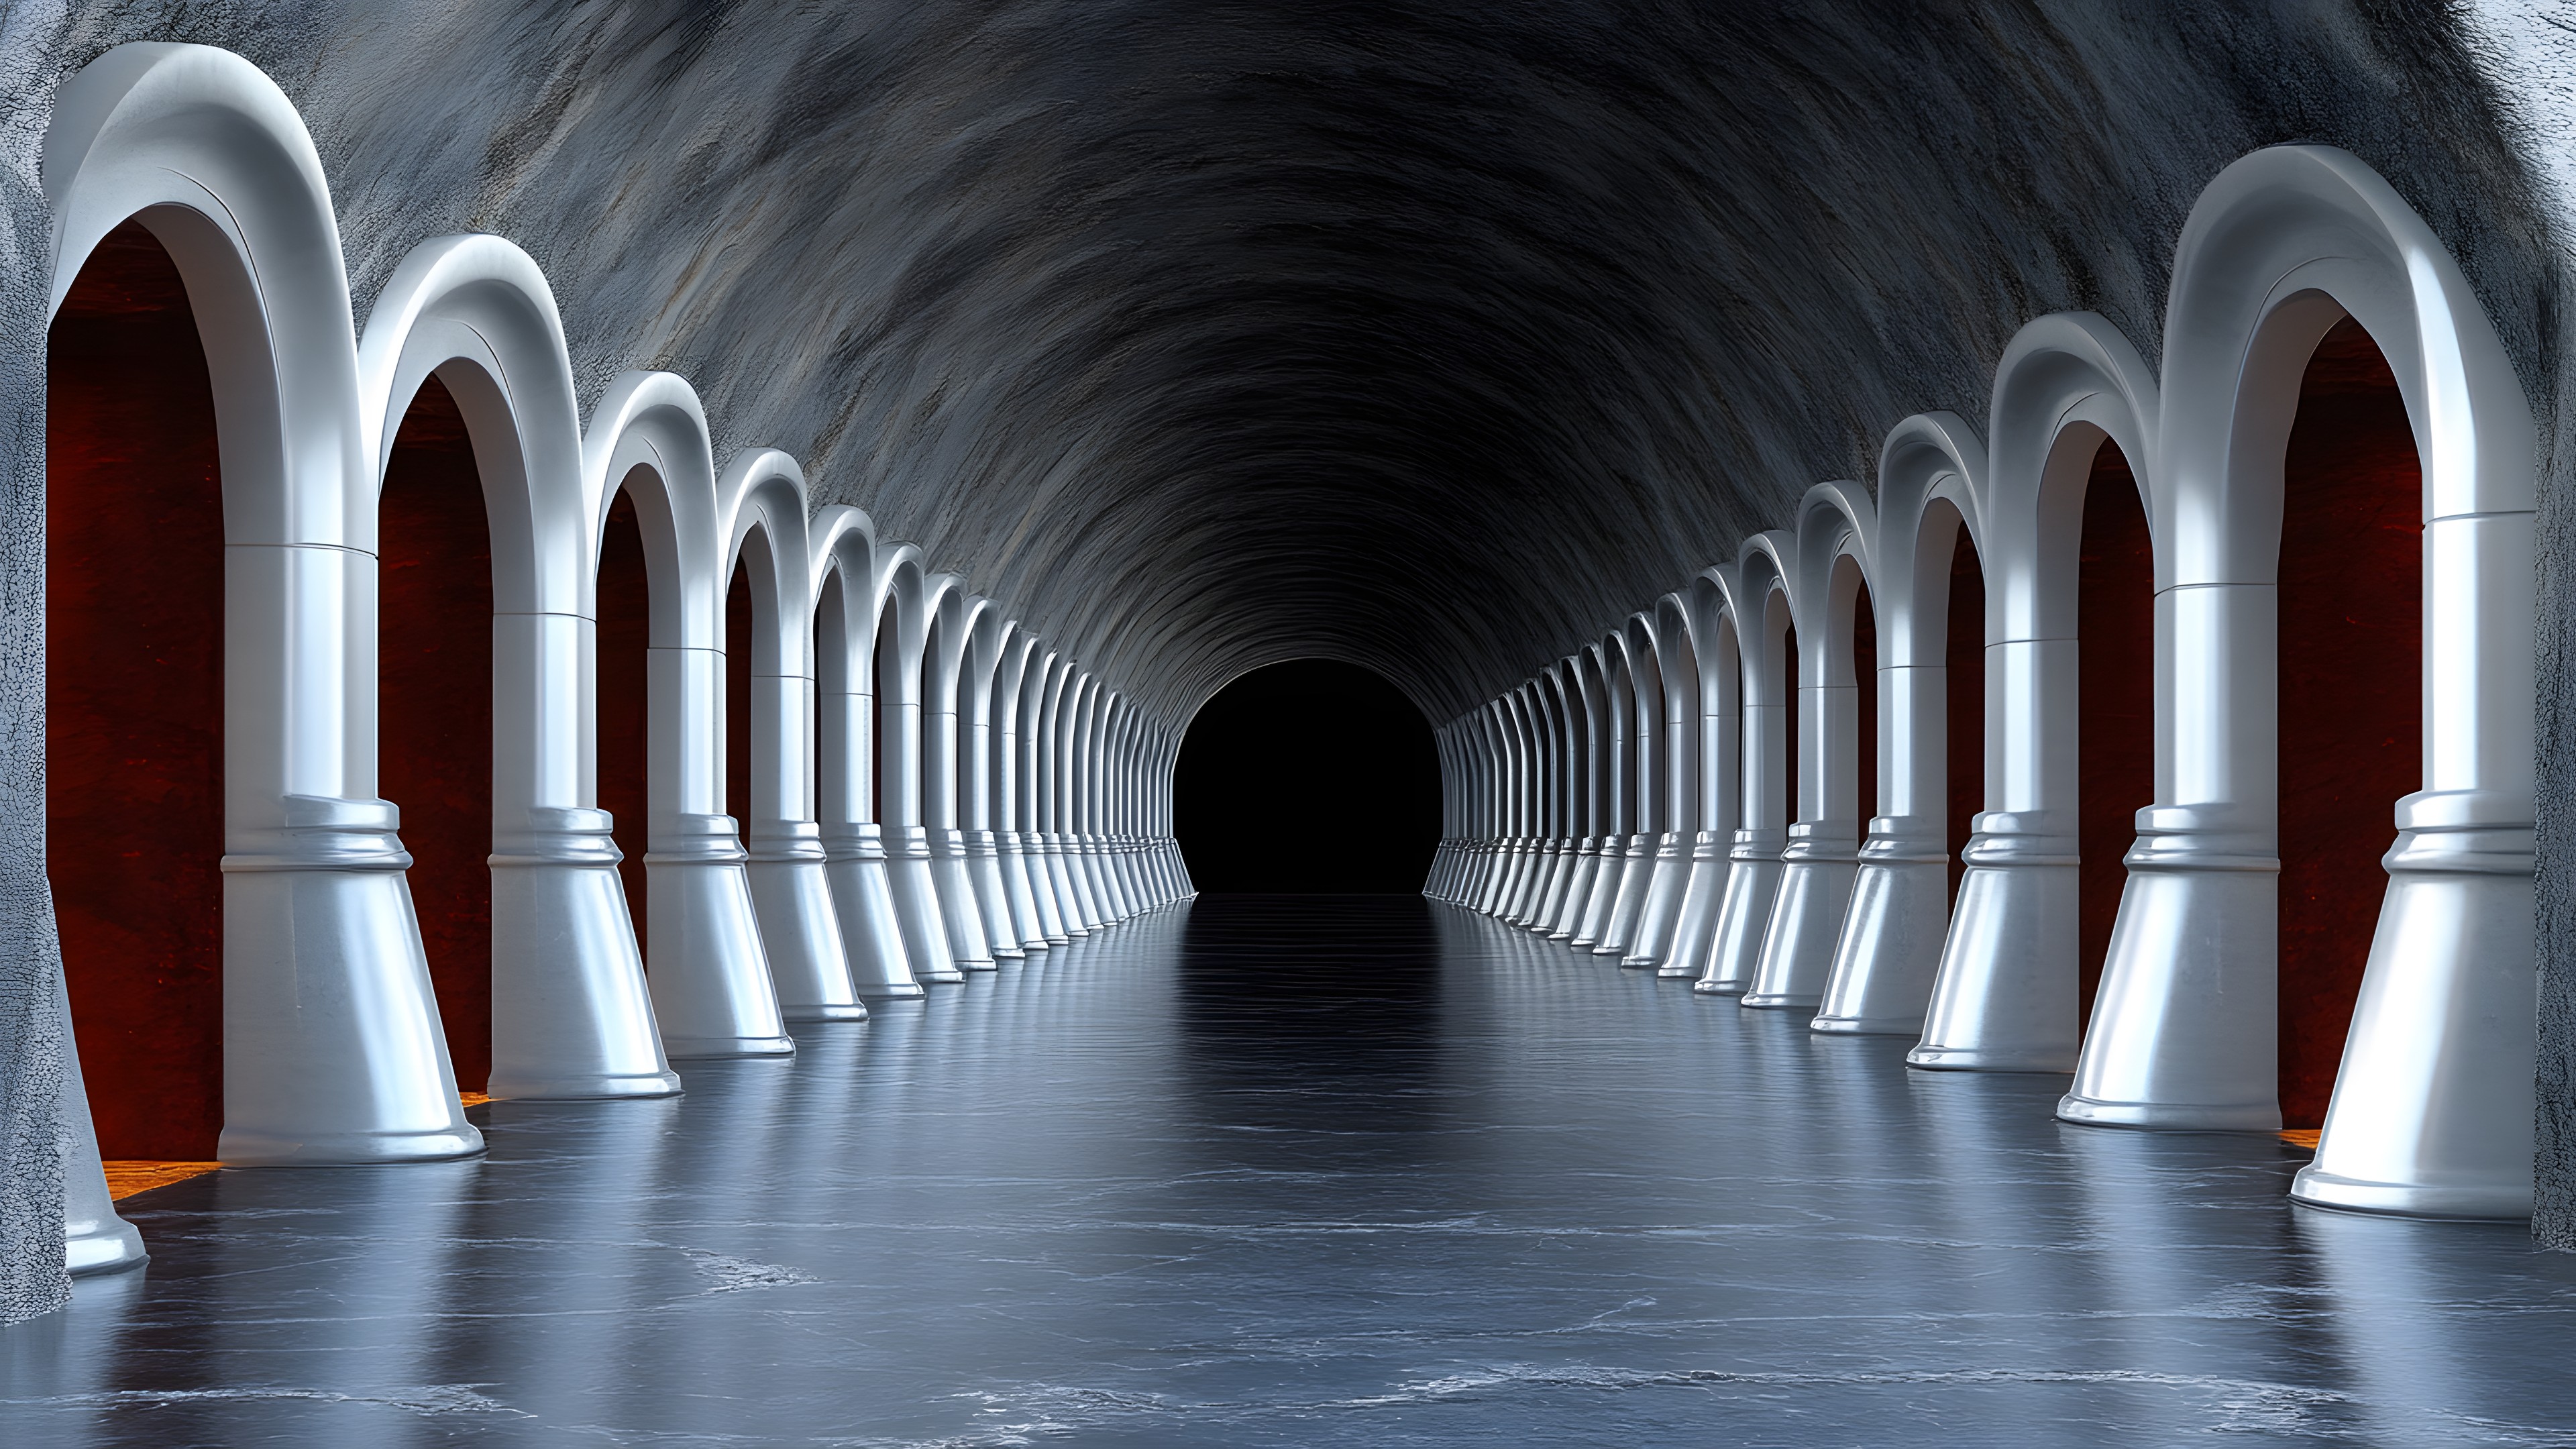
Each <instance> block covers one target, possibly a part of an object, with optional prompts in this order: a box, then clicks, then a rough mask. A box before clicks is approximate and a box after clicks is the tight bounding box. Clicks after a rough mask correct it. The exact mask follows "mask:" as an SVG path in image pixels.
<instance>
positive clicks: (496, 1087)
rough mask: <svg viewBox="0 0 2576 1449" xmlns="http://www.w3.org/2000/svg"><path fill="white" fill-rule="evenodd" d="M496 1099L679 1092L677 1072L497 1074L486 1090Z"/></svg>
mask: <svg viewBox="0 0 2576 1449" xmlns="http://www.w3.org/2000/svg"><path fill="white" fill-rule="evenodd" d="M485 1090H486V1091H487V1092H488V1094H489V1095H490V1096H491V1098H492V1100H493V1101H495V1102H614V1101H622V1100H625V1099H628V1098H654V1097H676V1096H678V1095H680V1074H679V1073H677V1072H637V1073H632V1074H617V1075H610V1074H606V1073H592V1074H586V1075H581V1076H563V1077H528V1078H525V1079H522V1080H515V1081H514V1080H512V1079H510V1078H507V1077H501V1076H495V1077H493V1079H492V1082H491V1085H490V1086H489V1087H487V1088H486V1089H485Z"/></svg>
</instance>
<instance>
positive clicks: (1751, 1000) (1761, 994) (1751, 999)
mask: <svg viewBox="0 0 2576 1449" xmlns="http://www.w3.org/2000/svg"><path fill="white" fill-rule="evenodd" d="M1735 1004H1736V1005H1738V1006H1741V1007H1744V1008H1745V1009H1747V1010H1749V1011H1813V1010H1815V1009H1816V1008H1817V1007H1819V1006H1822V1005H1824V1004H1825V998H1824V996H1823V994H1822V993H1818V994H1817V995H1814V996H1801V995H1792V994H1789V993H1786V992H1776V991H1748V992H1746V993H1745V994H1744V999H1743V1000H1741V1001H1738V1002H1737V1003H1735Z"/></svg>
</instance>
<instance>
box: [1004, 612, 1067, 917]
mask: <svg viewBox="0 0 2576 1449" xmlns="http://www.w3.org/2000/svg"><path fill="white" fill-rule="evenodd" d="M998 647H999V662H998V664H997V666H996V667H995V669H994V671H993V682H992V685H991V691H992V698H993V705H992V710H993V741H992V763H991V770H992V779H993V791H992V818H991V820H990V821H989V826H990V828H991V831H992V835H993V847H994V853H995V855H996V857H997V861H998V865H999V869H1000V871H1001V876H1002V894H1003V896H1004V897H1005V899H1006V900H1007V901H1008V904H1009V910H1010V923H1011V935H1012V938H1013V939H1015V940H1016V941H1017V942H1018V943H1019V948H1020V952H1021V954H1022V955H1023V956H1026V955H1028V954H1030V953H1032V952H1037V951H1044V950H1047V949H1048V948H1049V947H1051V946H1052V945H1053V944H1054V943H1053V942H1051V941H1050V940H1048V939H1047V929H1046V922H1045V920H1044V919H1043V918H1042V917H1041V916H1040V915H1039V913H1038V897H1037V887H1036V883H1035V882H1034V881H1033V880H1032V879H1031V878H1030V871H1029V848H1028V844H1027V842H1026V840H1025V839H1024V838H1023V836H1022V831H1023V830H1024V829H1025V828H1026V826H1025V824H1024V822H1025V821H1026V819H1027V809H1028V806H1027V798H1028V792H1029V778H1028V771H1027V765H1026V761H1027V758H1028V755H1027V751H1026V749H1025V748H1024V747H1023V745H1022V738H1023V736H1024V735H1025V734H1026V733H1027V732H1028V729H1029V724H1028V722H1027V721H1028V715H1027V710H1028V704H1029V701H1030V699H1031V698H1032V697H1033V696H1034V693H1035V691H1034V689H1033V684H1034V682H1035V680H1036V678H1037V676H1038V675H1039V673H1040V671H1041V670H1042V669H1043V667H1044V663H1045V656H1044V652H1043V651H1044V647H1045V642H1044V641H1043V640H1041V639H1039V638H1038V636H1037V635H1035V634H1032V633H1030V632H1029V631H1028V628H1027V626H1025V625H1023V624H1021V623H1019V622H1018V621H1017V620H1014V621H1012V623H1011V624H1010V625H1009V626H1008V629H1007V631H1006V632H1005V634H1004V636H1003V638H1002V641H1001V643H1000V645H999V646H998Z"/></svg>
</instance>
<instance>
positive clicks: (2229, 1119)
mask: <svg viewBox="0 0 2576 1449" xmlns="http://www.w3.org/2000/svg"><path fill="white" fill-rule="evenodd" d="M2057 1120H2058V1121H2060V1122H2073V1123H2075V1124H2077V1125H2079V1126H2084V1127H2129V1128H2135V1129H2137V1130H2140V1131H2146V1132H2278V1131H2280V1130H2281V1109H2280V1108H2279V1107H2278V1106H2276V1105H2274V1104H2272V1103H2269V1102H2262V1103H2253V1102H2206V1103H2204V1102H2100V1101H2096V1100H2094V1099H2093V1098H2091V1097H2086V1096H2081V1095H2078V1094H2077V1093H2074V1092H2069V1093H2067V1094H2066V1095H2065V1096H2063V1097H2061V1098H2059V1099H2058V1102H2057Z"/></svg>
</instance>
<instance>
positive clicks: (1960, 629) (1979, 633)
mask: <svg viewBox="0 0 2576 1449" xmlns="http://www.w3.org/2000/svg"><path fill="white" fill-rule="evenodd" d="M1949 607H1950V613H1949V623H1948V626H1947V629H1946V632H1945V634H1944V637H1943V639H1942V650H1941V654H1942V659H1941V662H1942V664H1943V665H1944V667H1945V671H1946V673H1945V679H1946V683H1947V685H1948V689H1949V693H1948V696H1947V697H1946V698H1945V699H1944V700H1943V712H1944V714H1945V716H1946V718H1945V720H1944V726H1945V732H1946V735H1947V744H1946V753H1947V755H1948V757H1949V758H1948V760H1947V762H1946V763H1947V766H1948V770H1947V773H1948V776H1949V784H1950V789H1949V795H1950V798H1949V801H1948V802H1947V803H1948V807H1949V808H1948V810H1947V811H1946V813H1945V830H1944V839H1945V840H1946V841H1947V842H1948V845H1949V849H1950V900H1951V902H1952V904H1954V905H1955V904H1956V903H1957V902H1958V899H1959V881H1960V879H1961V878H1962V877H1963V876H1965V875H1966V874H1967V873H1968V866H1967V862H1965V861H1963V860H1961V859H1960V858H1959V852H1961V851H1963V850H1966V849H1967V848H1968V836H1969V835H1970V834H1971V833H1972V831H1973V829H1974V827H1975V823H1976V818H1977V812H1978V811H1980V810H1983V809H1985V808H1986V576H1985V571H1984V570H1983V569H1982V568H1980V567H1979V566H1978V564H1977V545H1976V543H1975V541H1974V540H1972V539H1970V538H1969V537H1968V530H1966V529H1965V528H1962V529H1960V530H1959V538H1958V542H1957V543H1955V544H1953V545H1952V546H1951V549H1950V606H1949Z"/></svg>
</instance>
